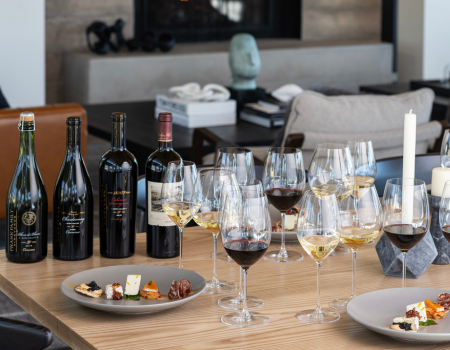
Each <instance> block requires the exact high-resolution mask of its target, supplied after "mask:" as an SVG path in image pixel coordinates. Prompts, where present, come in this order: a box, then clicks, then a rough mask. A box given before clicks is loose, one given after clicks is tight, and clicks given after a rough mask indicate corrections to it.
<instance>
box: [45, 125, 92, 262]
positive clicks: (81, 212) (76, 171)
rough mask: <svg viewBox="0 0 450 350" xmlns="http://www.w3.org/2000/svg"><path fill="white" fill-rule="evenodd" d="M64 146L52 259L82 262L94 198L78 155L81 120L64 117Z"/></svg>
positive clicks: (55, 198)
mask: <svg viewBox="0 0 450 350" xmlns="http://www.w3.org/2000/svg"><path fill="white" fill-rule="evenodd" d="M66 124H67V146H66V154H65V155H64V161H63V163H62V166H61V170H60V171H59V175H58V178H57V179H56V183H55V190H54V192H53V256H54V257H55V258H57V259H61V260H82V259H87V258H89V257H91V256H92V253H93V245H94V195H93V190H92V185H91V180H90V178H89V174H88V172H87V169H86V165H85V164H84V160H83V155H82V154H81V145H80V143H81V128H80V125H81V118H80V117H68V118H67V120H66Z"/></svg>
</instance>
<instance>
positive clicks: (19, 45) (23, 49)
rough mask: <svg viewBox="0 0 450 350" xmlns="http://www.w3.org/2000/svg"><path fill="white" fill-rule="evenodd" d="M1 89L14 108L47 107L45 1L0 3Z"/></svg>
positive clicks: (25, 0) (29, 0)
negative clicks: (45, 105)
mask: <svg viewBox="0 0 450 350" xmlns="http://www.w3.org/2000/svg"><path fill="white" fill-rule="evenodd" d="M0 87H1V89H2V91H3V94H4V95H5V96H6V99H7V101H8V102H9V104H10V105H11V107H31V106H41V105H44V104H45V0H0Z"/></svg>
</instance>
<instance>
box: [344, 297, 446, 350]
mask: <svg viewBox="0 0 450 350" xmlns="http://www.w3.org/2000/svg"><path fill="white" fill-rule="evenodd" d="M441 293H450V292H449V291H448V290H444V289H431V288H406V289H404V288H393V289H382V290H377V291H374V292H370V293H366V294H362V295H359V296H357V297H356V298H355V299H353V300H352V301H351V302H350V303H349V304H348V305H347V314H348V315H349V316H350V317H351V318H353V319H354V320H355V321H356V322H358V323H361V324H362V325H364V326H366V327H367V328H369V329H371V330H372V331H374V332H377V333H381V334H384V335H387V336H389V337H393V338H399V339H403V340H410V341H411V340H412V341H419V342H447V341H450V315H447V317H445V318H444V319H442V320H437V321H436V323H437V325H435V326H429V327H424V328H422V329H420V330H419V331H418V332H402V331H396V330H393V329H387V328H385V327H388V326H390V325H391V324H392V320H393V319H394V317H397V316H400V315H404V314H405V313H406V305H409V304H414V303H417V302H420V301H425V299H429V300H432V301H436V299H437V297H438V295H439V294H441Z"/></svg>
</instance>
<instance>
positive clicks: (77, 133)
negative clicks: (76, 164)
mask: <svg viewBox="0 0 450 350" xmlns="http://www.w3.org/2000/svg"><path fill="white" fill-rule="evenodd" d="M80 141H81V128H80V125H67V143H66V145H67V146H66V153H70V152H74V153H77V154H81V145H80V143H81V142H80Z"/></svg>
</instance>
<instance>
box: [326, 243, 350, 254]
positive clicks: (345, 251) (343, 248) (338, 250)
mask: <svg viewBox="0 0 450 350" xmlns="http://www.w3.org/2000/svg"><path fill="white" fill-rule="evenodd" d="M349 253H350V249H348V248H347V247H346V246H343V245H340V244H339V245H338V246H337V247H336V248H335V249H334V250H333V251H332V252H331V253H330V255H329V256H342V255H347V254H349Z"/></svg>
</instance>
